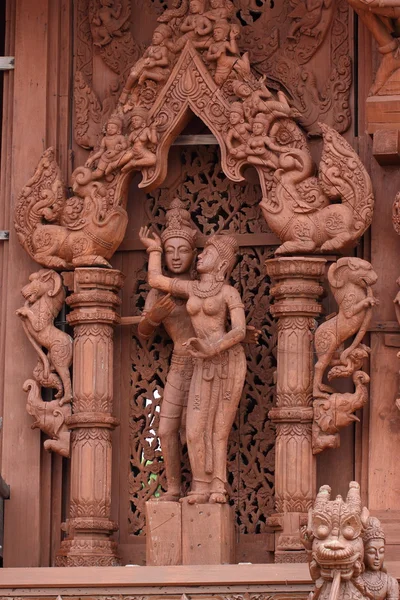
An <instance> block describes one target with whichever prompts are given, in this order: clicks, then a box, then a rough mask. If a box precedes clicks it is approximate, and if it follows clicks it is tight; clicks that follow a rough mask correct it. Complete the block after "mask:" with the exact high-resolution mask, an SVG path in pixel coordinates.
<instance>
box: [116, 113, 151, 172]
mask: <svg viewBox="0 0 400 600" xmlns="http://www.w3.org/2000/svg"><path fill="white" fill-rule="evenodd" d="M147 115H148V112H147V110H146V109H145V108H140V107H136V108H134V109H133V111H132V116H131V133H130V134H129V137H128V144H129V148H128V149H127V150H126V151H125V152H124V153H123V154H122V155H120V157H119V158H118V159H117V160H116V161H113V162H111V163H110V164H109V165H108V167H107V168H106V174H108V173H110V172H111V171H113V170H115V169H116V168H119V169H121V172H122V173H126V172H128V171H131V170H132V169H138V168H141V167H151V166H153V165H154V164H155V162H156V155H155V152H154V150H155V145H156V144H157V140H158V137H157V122H156V121H153V122H152V123H151V125H150V127H148V126H147Z"/></svg>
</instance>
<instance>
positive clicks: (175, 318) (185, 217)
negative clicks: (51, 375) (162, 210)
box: [139, 198, 197, 501]
mask: <svg viewBox="0 0 400 600" xmlns="http://www.w3.org/2000/svg"><path fill="white" fill-rule="evenodd" d="M166 220H167V226H166V227H165V229H164V231H163V232H162V234H161V240H162V246H163V250H164V256H165V263H166V266H167V269H168V272H169V273H170V274H171V275H172V276H173V277H175V278H177V279H179V280H182V281H188V280H190V279H191V273H190V271H191V268H192V266H193V261H194V258H195V241H196V233H197V232H196V229H195V228H194V226H193V223H192V222H191V220H190V214H189V213H188V212H187V211H186V210H185V209H184V207H183V205H182V203H181V201H180V200H179V199H178V198H177V199H175V200H173V201H172V203H171V205H170V208H169V210H168V211H167V213H166ZM161 324H162V325H164V327H165V329H166V331H167V333H168V335H169V336H170V338H171V339H172V341H173V344H174V350H173V354H172V358H171V365H170V368H169V371H168V375H167V379H166V383H165V387H164V394H163V401H162V405H161V413H160V421H159V426H158V435H159V438H160V442H161V449H162V453H163V457H164V463H165V468H166V478H167V491H166V493H165V494H163V495H162V496H161V498H160V500H162V501H171V500H172V501H176V500H179V498H180V497H181V493H182V492H181V488H182V483H181V443H180V439H185V437H186V432H185V430H186V411H187V403H188V396H189V387H190V381H191V379H192V375H193V359H192V356H191V354H190V352H189V348H188V347H187V346H186V345H185V344H186V342H187V340H189V339H190V338H194V337H195V332H194V329H193V326H192V323H191V320H190V316H189V314H188V312H187V310H186V302H184V301H183V300H182V299H181V298H171V297H170V295H169V294H167V295H166V294H165V293H163V292H160V291H158V290H157V289H155V288H154V289H152V290H151V291H150V293H149V294H148V296H147V298H146V304H145V307H144V311H143V318H142V321H141V322H140V324H139V335H140V336H141V337H142V338H143V339H148V338H150V336H151V335H152V334H153V332H154V330H155V328H156V327H158V326H159V325H161Z"/></svg>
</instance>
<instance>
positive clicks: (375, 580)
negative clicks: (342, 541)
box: [362, 517, 399, 600]
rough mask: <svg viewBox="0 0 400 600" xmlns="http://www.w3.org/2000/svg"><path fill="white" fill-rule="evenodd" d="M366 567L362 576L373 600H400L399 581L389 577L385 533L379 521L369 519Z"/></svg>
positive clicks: (366, 538)
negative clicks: (386, 566) (385, 564)
mask: <svg viewBox="0 0 400 600" xmlns="http://www.w3.org/2000/svg"><path fill="white" fill-rule="evenodd" d="M362 537H363V542H364V565H365V571H364V573H363V574H362V578H363V580H364V584H365V587H366V589H367V591H368V593H369V596H370V598H371V599H372V600H399V584H398V582H397V579H395V578H394V577H392V576H391V575H388V573H387V572H386V569H385V568H384V566H383V561H384V560H385V533H384V531H383V529H382V527H381V523H380V521H379V519H377V518H376V517H369V519H368V523H367V527H366V529H365V531H364V533H363V536H362Z"/></svg>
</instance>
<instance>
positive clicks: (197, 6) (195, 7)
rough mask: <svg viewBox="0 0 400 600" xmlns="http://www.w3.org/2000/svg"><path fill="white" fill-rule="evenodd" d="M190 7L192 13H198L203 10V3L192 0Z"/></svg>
mask: <svg viewBox="0 0 400 600" xmlns="http://www.w3.org/2000/svg"><path fill="white" fill-rule="evenodd" d="M189 8H190V12H191V13H192V14H194V15H197V14H199V12H200V11H201V4H200V2H198V0H192V1H191V3H190V6H189Z"/></svg>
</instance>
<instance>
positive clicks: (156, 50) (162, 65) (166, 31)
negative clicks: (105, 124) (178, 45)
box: [119, 24, 172, 104]
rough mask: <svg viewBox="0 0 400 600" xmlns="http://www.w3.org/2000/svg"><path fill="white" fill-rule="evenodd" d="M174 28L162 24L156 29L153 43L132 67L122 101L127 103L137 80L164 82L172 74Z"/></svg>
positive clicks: (139, 81) (140, 81)
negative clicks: (171, 56) (171, 40)
mask: <svg viewBox="0 0 400 600" xmlns="http://www.w3.org/2000/svg"><path fill="white" fill-rule="evenodd" d="M171 37H172V29H171V28H170V27H169V26H168V25H165V24H161V25H159V26H158V27H156V29H155V30H154V33H153V38H152V44H151V45H150V46H149V47H148V48H147V49H146V51H145V52H144V54H143V56H142V58H140V59H139V60H138V61H137V62H136V63H135V64H134V65H133V67H132V69H131V71H130V73H129V76H128V78H127V80H126V82H125V85H124V89H123V90H122V93H121V96H120V100H119V101H120V103H121V104H125V102H126V100H127V98H128V94H129V92H130V91H131V90H132V88H133V86H134V85H135V83H136V82H138V83H139V85H142V84H143V83H144V82H145V81H146V80H148V79H149V80H151V81H155V82H156V83H163V82H164V81H166V80H167V79H168V77H169V76H170V74H171V69H170V66H171V58H170V45H169V44H168V40H169V39H170V38H171Z"/></svg>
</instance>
